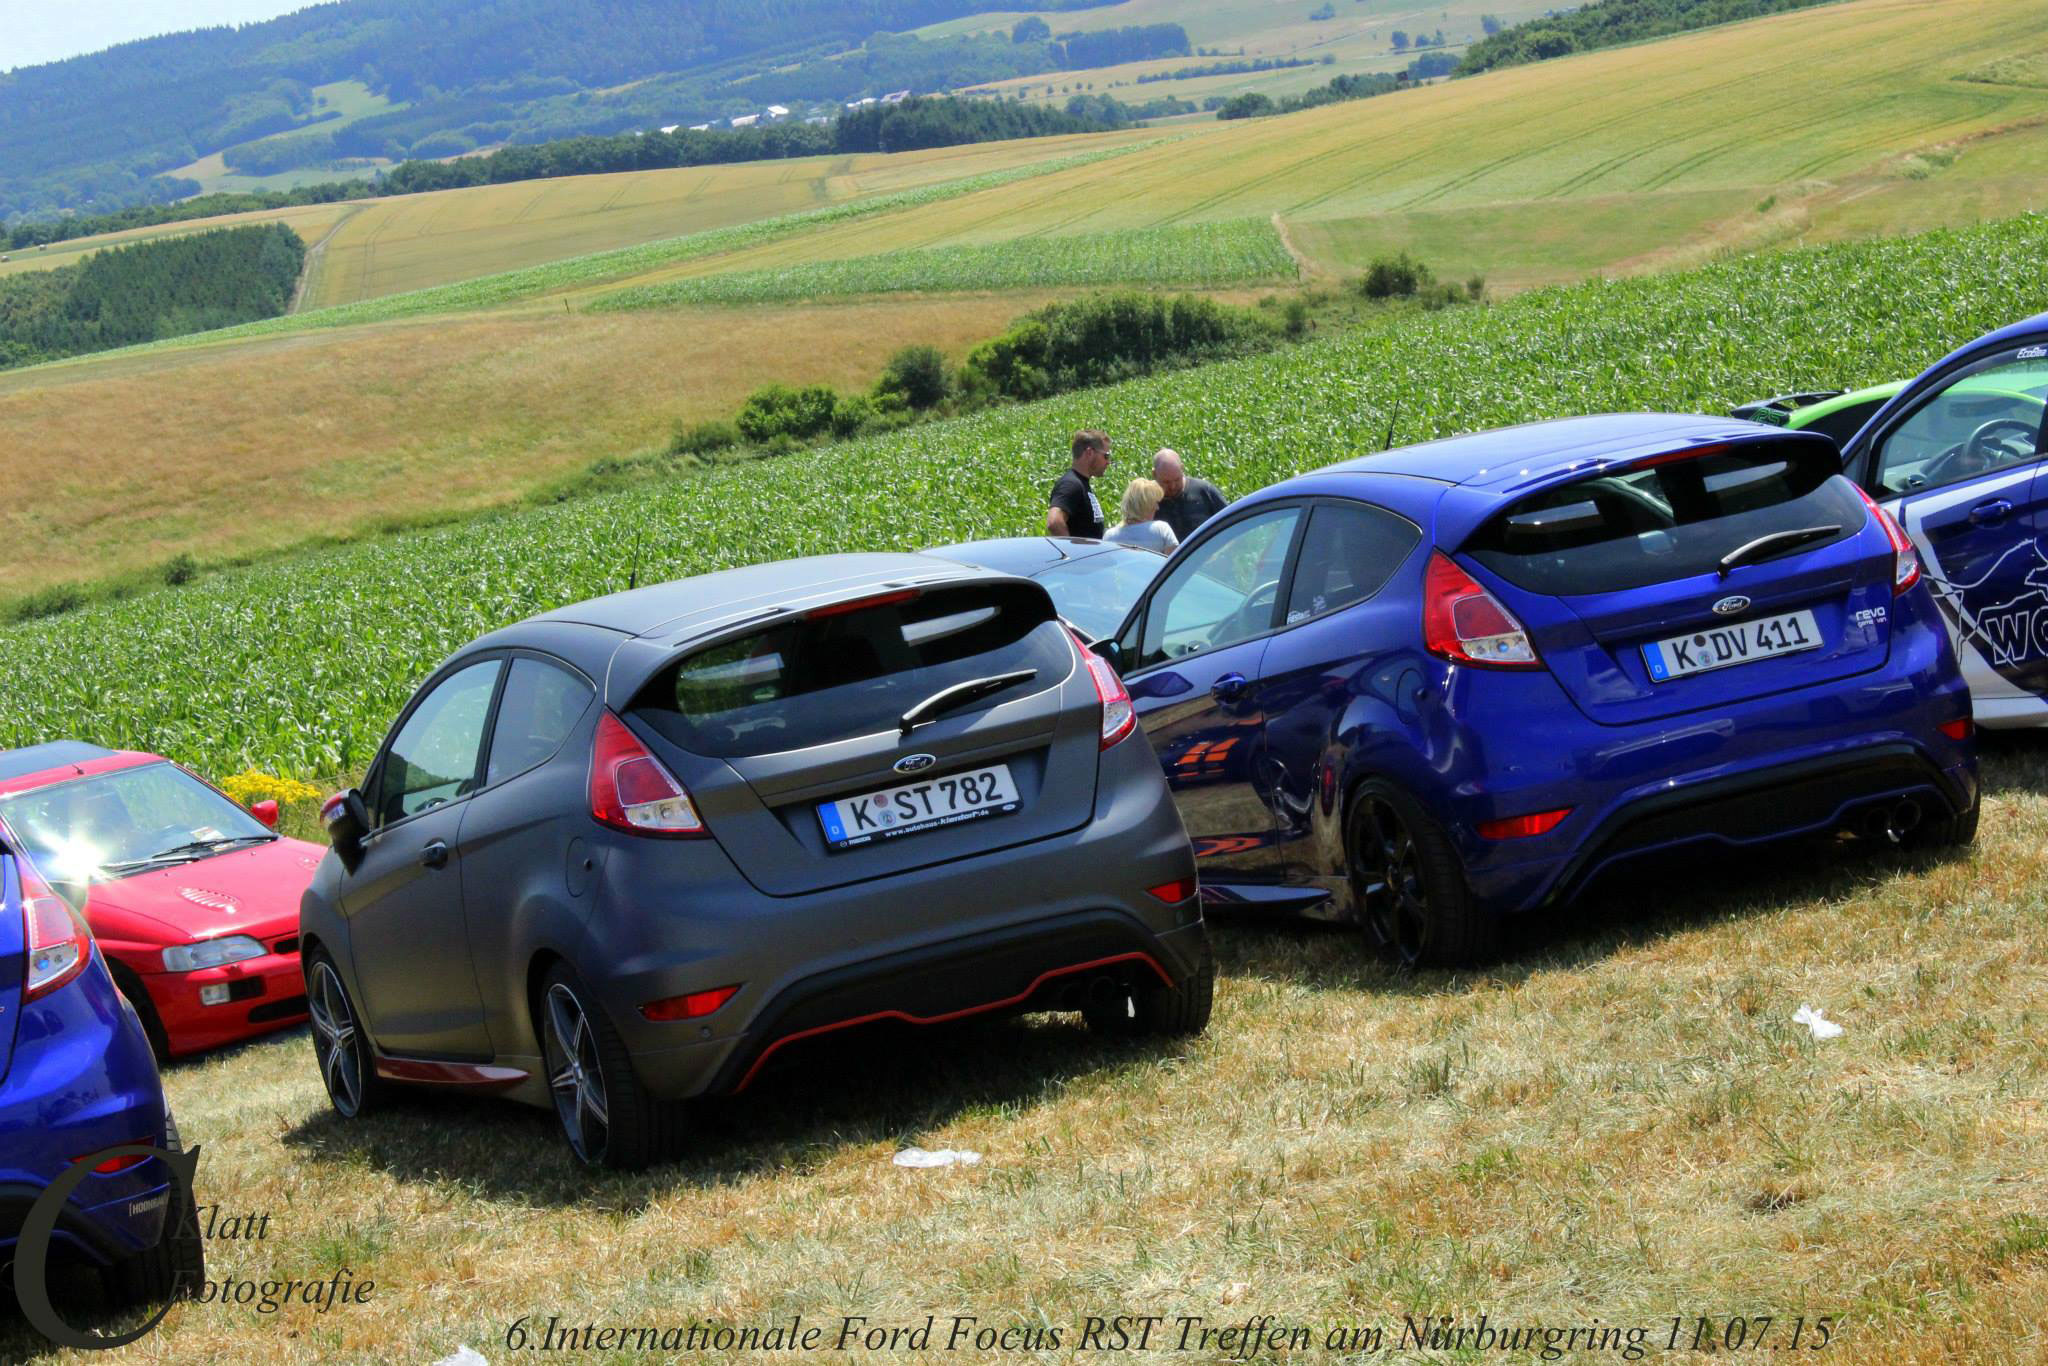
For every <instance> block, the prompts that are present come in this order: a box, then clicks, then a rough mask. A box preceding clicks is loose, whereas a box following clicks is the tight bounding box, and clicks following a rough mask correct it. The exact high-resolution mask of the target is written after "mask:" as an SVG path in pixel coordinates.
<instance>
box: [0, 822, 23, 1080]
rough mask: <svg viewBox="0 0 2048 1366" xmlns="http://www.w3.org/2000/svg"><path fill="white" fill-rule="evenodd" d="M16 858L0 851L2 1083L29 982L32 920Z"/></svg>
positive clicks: (0, 1050) (0, 1048)
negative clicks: (26, 909) (25, 907)
mask: <svg viewBox="0 0 2048 1366" xmlns="http://www.w3.org/2000/svg"><path fill="white" fill-rule="evenodd" d="M19 866H20V865H18V864H17V863H16V862H15V860H14V856H13V855H12V854H10V853H8V852H7V851H6V850H5V849H0V1081H4V1080H6V1078H7V1066H8V1063H9V1062H11V1061H12V1060H13V1057H14V1028H15V1022H16V1021H17V1020H19V1019H20V1018H21V986H22V983H24V982H26V981H27V980H28V921H27V918H26V917H25V916H24V915H23V914H22V895H21V877H20V875H19V873H18V872H17V871H16V870H17V868H18V867H19Z"/></svg>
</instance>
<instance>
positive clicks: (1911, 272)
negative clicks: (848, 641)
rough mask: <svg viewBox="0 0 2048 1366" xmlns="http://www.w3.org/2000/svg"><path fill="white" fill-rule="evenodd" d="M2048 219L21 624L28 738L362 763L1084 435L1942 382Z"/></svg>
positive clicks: (727, 477) (2029, 309)
mask: <svg viewBox="0 0 2048 1366" xmlns="http://www.w3.org/2000/svg"><path fill="white" fill-rule="evenodd" d="M2044 259H2048V218H2041V217H2035V216H2029V217H2024V218H2020V219H2015V220H2010V221H2007V222H2003V223H1995V224H1990V225H1986V226H1983V227H1978V228H1972V229H1966V230H1961V231H1953V232H1946V231H1945V232H1937V233H1932V234H1928V235H1925V236H1920V237H1914V238H1904V239H1896V240H1890V241H1882V242H1873V243H1865V244H1859V245H1852V246H1840V247H1829V248H1823V249H1813V250H1801V251H1792V252H1784V253H1777V254H1770V255H1762V256H1755V257H1747V258H1742V259H1738V260H1733V261H1729V262H1725V263H1720V264H1716V265H1713V266H1709V267H1707V268H1704V269H1701V270H1698V271H1693V272H1689V273H1684V274H1672V275H1664V276H1651V277H1644V278H1638V279H1629V280H1622V281H1612V282H1593V283H1589V284H1584V285H1577V286H1571V287H1564V288H1557V289H1550V290H1545V291H1541V292H1537V293H1533V294H1527V295H1523V296H1521V297H1519V298H1516V299H1514V300H1511V301H1509V302H1507V303H1505V304H1501V305H1498V306H1492V307H1477V308H1461V309H1451V310H1446V311H1444V312H1440V313H1433V314H1414V315H1407V316H1404V317H1402V318H1401V319H1399V320H1398V321H1395V322H1392V323H1389V324H1388V325H1386V326H1384V327H1381V328H1378V329H1373V330H1365V331H1359V332H1353V333H1349V334H1346V335H1343V336H1340V337H1337V338H1334V339H1331V340H1327V341H1320V342H1313V343H1309V344H1307V345H1303V346H1299V347H1295V348H1292V349H1288V350H1285V351H1281V352H1277V353H1273V354H1269V355H1265V356H1261V357H1257V358H1254V359H1251V360H1245V361H1236V362H1231V363H1228V364H1224V365H1216V366H1210V367H1206V368H1202V369H1197V370H1189V371H1182V372H1179V373H1176V374H1171V375H1165V376H1160V377H1155V378H1151V379H1146V380H1139V381H1134V382H1131V383H1128V384H1124V385H1119V386H1116V387H1114V388H1109V389H1099V390H1093V391H1086V392H1081V393H1074V394H1068V395H1065V396H1063V397H1060V398H1056V399H1052V400H1048V401H1046V402H1043V403H1038V404H1032V405H1028V406H1023V407H1015V408H1007V409H998V410H993V411H989V412H985V413H981V414H978V415H975V416H972V417H968V418H962V419H958V420H954V421H950V422H945V423H936V424H932V425H928V426H922V427H917V428H913V429H910V430H907V431H904V432H900V433H896V434H893V435H890V436H886V437H878V438H873V439H869V440H863V441H859V442H854V443H850V444H846V445H841V446H833V447H827V448H824V449H821V450H818V451H814V452H809V453H805V454H799V455H793V456H788V457H784V458H782V459H779V460H774V461H768V462H757V463H752V464H742V465H733V466H727V467H722V468H714V469H712V470H708V471H705V472H703V473H702V474H699V475H694V476H691V477H688V478H684V479H679V480H677V481H676V482H672V483H667V484H659V483H648V484H645V485H641V486H636V487H633V488H630V489H628V490H625V491H622V492H618V493H614V494H609V495H606V496H602V497H593V498H589V499H585V500H582V501H577V502H570V503H564V504H559V505H556V506H551V507H548V508H545V509H537V510H528V511H522V512H517V513H511V514H505V515H498V516H490V517H484V518H479V519H477V520H476V521H474V522H471V523H467V524H464V525H462V526H459V527H454V528H449V529H442V530H434V531H427V532H421V533H416V534H411V535H405V536H399V537H395V538H392V539H389V540H383V541H377V542H371V543H364V544H359V545H355V546H351V547H346V548H342V549H336V550H330V551H323V552H318V553H310V554H307V555H304V556H300V557H297V558H294V559H291V560H288V561H281V562H278V563H276V564H272V565H266V566H261V567H257V568H254V569H249V570H246V571H242V572H239V573H236V574H232V575H222V576H220V577H217V578H212V579H208V580H205V581H202V582H200V583H197V584H193V585H190V586H188V587H185V588H181V589H170V590H163V591H157V592H151V593H148V594H144V595H140V596H137V597H134V598H131V599H127V600H125V601H120V602H115V603H111V604H108V605H106V606H102V607H95V608H91V609H86V610H81V611H78V612H75V613H72V614H69V615H66V616H62V617H57V618H53V619H50V620H46V621H42V622H35V623H30V624H26V625H22V626H17V627H12V628H9V629H7V630H5V631H0V745H6V746H12V745H22V744H28V743H32V742H36V741H41V740H48V739H55V738H58V737H79V738H86V739H92V740H96V741H99V742H101V743H104V744H112V745H126V746H135V747H140V748H146V749H151V750H155V751H157V752H161V753H168V754H170V755H173V756H175V757H177V758H180V759H182V760H185V761H187V762H189V763H192V764H194V765H196V766H199V767H200V768H202V769H204V770H206V771H209V772H212V773H217V774H218V773H231V772H235V771H237V770H240V769H243V768H248V767H252V766H254V767H259V768H263V769H266V770H269V771H272V772H278V773H283V774H289V775H294V776H300V777H306V778H312V779H315V780H320V779H331V778H332V777H334V776H336V775H341V774H346V773H350V772H352V771H354V770H357V769H359V768H360V767H361V766H362V765H363V764H364V763H365V762H366V761H367V760H368V758H369V757H370V755H371V754H372V752H373V751H374V749H375V747H376V745H377V744H378V742H379V740H380V738H381V737H382V735H383V733H384V730H385V728H386V726H387V725H388V724H389V722H390V720H391V718H392V716H393V715H394V713H395V712H396V710H397V709H398V707H399V705H400V704H401V703H402V702H403V701H404V700H405V698H406V697H407V696H408V695H409V693H410V691H411V689H412V688H413V687H414V685H415V684H416V683H417V682H418V681H419V680H420V679H421V678H422V677H424V676H425V675H426V674H427V672H428V671H430V670H431V669H432V668H433V667H434V666H435V665H436V664H437V663H438V662H439V661H440V660H441V659H443V658H444V657H445V656H447V655H448V654H449V653H451V652H452V651H454V650H455V649H457V648H458V647H460V646H462V645H463V644H465V643H466V642H468V641H469V640H471V639H472V638H474V637H475V636H477V635H479V634H481V633H482V632H485V631H488V630H491V629H493V628H495V627H498V626H502V625H505V624H507V623H509V622H512V621H516V620H518V619H520V618H523V617H525V616H528V615H530V614H532V613H535V612H540V611H543V610H546V609H549V608H552V607H555V606H558V605H560V604H562V603H566V602H572V601H577V600H580V599H583V598H587V597H591V596H594V595H597V594H601V593H604V592H608V591H612V590H616V589H621V588H624V587H625V585H626V582H627V578H628V575H629V574H630V573H632V572H633V571H634V569H635V566H636V562H637V569H638V574H639V580H640V582H642V583H648V582H653V581H656V580H660V579H668V578H676V577H681V576H685V575H692V574H699V573H704V572H706V571H710V570H714V569H720V568H726V567H730V566H733V565H738V564H745V563H752V562H757V561H763V560H771V559H779V558H784V557H789V556H797V555H817V554H825V553H829V552H835V551H848V550H860V549H914V548H917V547H921V546H929V545H933V544H939V543H943V542H947V541H954V540H965V539H969V538H974V537H982V536H999V535H1006V534H1021V533H1025V532H1028V531H1030V530H1031V529H1033V528H1034V527H1036V526H1038V525H1040V524H1041V519H1042V517H1043V508H1044V502H1045V490H1046V489H1047V487H1048V486H1049V485H1050V484H1051V482H1052V480H1053V478H1054V477H1055V475H1056V474H1057V473H1058V471H1059V469H1060V468H1061V466H1062V465H1063V464H1064V463H1065V460H1066V455H1065V452H1066V448H1067V439H1068V436H1069V434H1070V433H1071V432H1072V431H1073V430H1074V429H1075V428H1077V427H1084V426H1101V427H1105V428H1107V429H1108V430H1109V431H1110V433H1111V434H1112V435H1113V436H1114V437H1115V439H1116V441H1117V445H1118V449H1119V450H1122V451H1129V452H1133V453H1134V454H1135V453H1139V452H1145V451H1149V450H1151V449H1153V448H1154V447H1156V446H1161V445H1172V446H1174V447H1176V448H1177V449H1179V450H1180V451H1181V452H1182V453H1183V454H1184V455H1185V456H1186V458H1187V461H1188V464H1189V467H1190V468H1191V469H1192V470H1193V471H1194V472H1196V473H1198V474H1201V475H1203V476H1206V477H1208V478H1211V479H1213V480H1215V481H1216V482H1217V483H1219V484H1220V485H1221V486H1222V487H1223V488H1224V489H1225V491H1226V492H1229V493H1232V494H1242V493H1247V492H1249V491H1251V490H1253V489H1256V488H1259V487H1261V486H1263V485H1265V484H1269V483H1271V482H1273V481H1275V480H1277V479H1281V478H1285V477H1287V476H1289V475H1292V474H1296V473H1299V472H1302V471H1305V470H1310V469H1314V468H1316V467H1318V466H1322V465H1327V464H1329V463H1331V462H1333V461H1338V460H1344V459H1348V458H1350V457H1353V456H1358V455H1362V454H1365V453H1368V452H1370V451H1373V450H1376V449H1378V448H1379V445H1380V443H1381V441H1382V440H1383V438H1384V437H1385V435H1386V433H1387V431H1388V429H1389V428H1390V427H1391V428H1392V429H1393V431H1394V433H1395V440H1396V442H1397V443H1402V444H1406V443H1410V442H1416V441H1421V440H1425V439H1428V438H1431V437H1437V436H1446V435H1450V434H1453V433H1457V432H1464V431H1472V430H1476V429H1480V428H1486V427H1495V426H1501V425H1504V424H1509V423H1516V422H1526V421H1530V420H1534V419H1538V418H1546V417H1556V416H1562V415H1567V414H1576V413H1588V412H1600V411H1613V410H1659V409H1662V410H1674V411H1704V412H1719V411H1726V409H1727V408H1728V407H1730V406H1731V405H1733V404H1735V403H1737V402H1740V401H1742V400H1745V399H1749V398H1754V397H1759V396H1763V395H1767V394H1772V393H1779V392H1783V391H1786V390H1791V389H1797V388H1809V387H1823V386H1825V387H1833V386H1855V385H1861V384H1867V383H1875V382H1878V381H1881V380H1886V379H1892V378H1897V377H1901V376H1909V375H1912V374H1914V373H1917V372H1918V371H1919V370H1920V369H1922V368H1923V367H1925V366H1926V365H1927V364H1928V363H1930V362H1931V361H1933V360H1935V359H1936V358H1937V357H1939V356H1940V355H1941V354H1943V353H1944V352H1945V351H1947V350H1948V349H1950V348H1951V347H1953V346H1954V345H1956V344H1958V343H1960V342H1963V341H1965V340H1968V339H1969V338H1971V337H1974V336H1976V335H1978V334H1980V333H1982V332H1984V331H1986V330H1988V329H1990V328H1992V327H1995V326H1998V325H2000V324H2003V323H2008V322H2011V321H2014V320H2015V319H2018V318H2022V317H2025V316H2028V315H2030V314H2033V313H2036V312H2039V311H2041V310H2042V309H2044V308H2048V280H2044V279H2043V277H2042V274H2041V271H2040V268H2039V267H2040V262H2041V261H2042V260H2044Z"/></svg>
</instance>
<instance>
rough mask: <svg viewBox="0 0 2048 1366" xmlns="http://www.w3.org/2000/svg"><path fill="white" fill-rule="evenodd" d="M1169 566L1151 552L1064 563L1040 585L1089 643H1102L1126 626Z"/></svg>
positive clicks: (1042, 577) (1050, 571)
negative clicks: (1141, 597) (1133, 610)
mask: <svg viewBox="0 0 2048 1366" xmlns="http://www.w3.org/2000/svg"><path fill="white" fill-rule="evenodd" d="M1165 566H1166V557H1165V556H1164V555H1157V554H1154V553H1153V552H1152V551H1149V550H1126V551H1117V552H1115V553H1113V554H1104V555H1090V556H1088V557H1087V558H1086V559H1081V560H1063V561H1061V562H1060V563H1059V564H1056V565H1054V566H1053V567H1052V568H1050V569H1048V570H1046V571H1045V572H1044V573H1043V574H1040V575H1039V576H1038V582H1039V583H1040V585H1042V586H1043V587H1044V589H1045V591H1046V592H1048V593H1050V594H1051V595H1052V603H1053V606H1054V608H1056V609H1057V610H1058V612H1059V614H1060V615H1061V616H1063V617H1065V618H1066V619H1067V620H1068V621H1071V622H1073V623H1074V625H1076V626H1078V627H1080V628H1081V634H1082V635H1084V636H1086V637H1088V639H1090V640H1100V639H1102V638H1103V637H1104V636H1106V635H1109V634H1110V633H1111V632H1113V631H1115V630H1116V628H1117V627H1118V626H1120V625H1122V624H1123V619H1124V617H1125V616H1126V615H1128V614H1129V612H1130V610H1131V604H1132V603H1134V602H1136V601H1137V600H1138V595H1139V594H1140V593H1142V592H1144V591H1145V586H1146V585H1147V584H1149V583H1151V582H1152V580H1153V579H1154V578H1155V577H1157V576H1158V574H1159V571H1160V570H1161V569H1163V568H1164V567H1165Z"/></svg>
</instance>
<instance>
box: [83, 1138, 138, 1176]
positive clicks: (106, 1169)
mask: <svg viewBox="0 0 2048 1366" xmlns="http://www.w3.org/2000/svg"><path fill="white" fill-rule="evenodd" d="M116 1146H120V1147H150V1148H153V1147H155V1146H156V1144H155V1143H154V1142H153V1141H151V1140H150V1139H146V1138H138V1139H136V1140H135V1141H134V1142H133V1143H132V1144H120V1145H116ZM91 1156H92V1154H91V1153H80V1154H79V1155H78V1156H77V1157H74V1158H72V1159H71V1160H72V1161H73V1162H83V1161H84V1160H85V1159H86V1158H88V1157H91ZM147 1161H149V1154H148V1153H124V1154H123V1155H122V1156H120V1157H110V1158H108V1159H107V1160H106V1161H104V1162H100V1163H97V1164H95V1165H94V1167H93V1169H92V1172H93V1175H94V1176H112V1175H113V1174H114V1173H115V1172H125V1171H127V1170H128V1169H129V1168H130V1167H139V1166H141V1165H142V1164H143V1163H145V1162H147Z"/></svg>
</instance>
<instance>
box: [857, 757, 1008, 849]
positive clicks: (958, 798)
mask: <svg viewBox="0 0 2048 1366" xmlns="http://www.w3.org/2000/svg"><path fill="white" fill-rule="evenodd" d="M1018 805H1019V803H1018V801H1017V785H1016V783H1014V782H1012V781H1011V779H1010V766H1009V765H1008V764H996V765H995V766H993V767H991V768H977V769H973V770H970V771H969V772H966V773H949V774H947V775H946V776H945V777H943V778H926V779H924V780H922V781H920V782H915V783H905V784H904V785H903V786H901V787H890V788H884V789H883V790H882V791H880V792H868V793H864V794H862V795H861V796H858V797H842V798H840V799H839V800H838V801H835V802H819V803H818V823H819V824H820V825H821V826H823V827H824V829H825V844H826V845H827V847H829V848H832V849H852V848H854V847H856V846H858V845H863V844H871V843H873V842H875V841H876V840H887V839H895V838H896V837H897V836H899V835H914V834H916V833H918V832H919V831H920V830H935V829H937V828H938V827H940V826H943V825H958V824H959V823H960V822H962V821H972V820H980V819H981V818H983V817H984V816H1000V815H1003V814H1005V813H1007V812H1011V811H1015V810H1016V809H1017V807H1018Z"/></svg>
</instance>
